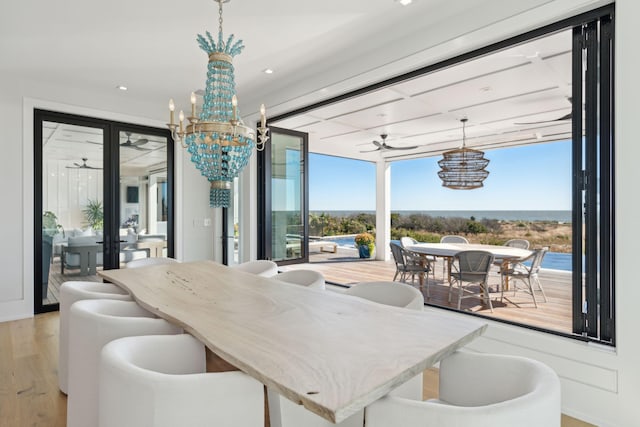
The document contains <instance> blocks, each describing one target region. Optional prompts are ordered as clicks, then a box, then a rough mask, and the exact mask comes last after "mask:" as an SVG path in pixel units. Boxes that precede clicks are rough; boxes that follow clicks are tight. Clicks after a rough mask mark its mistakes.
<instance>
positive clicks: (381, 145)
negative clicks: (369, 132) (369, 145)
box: [371, 140, 384, 149]
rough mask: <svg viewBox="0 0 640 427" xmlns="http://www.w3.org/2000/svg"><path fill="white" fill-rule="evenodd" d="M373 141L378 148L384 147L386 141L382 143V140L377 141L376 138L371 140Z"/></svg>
mask: <svg viewBox="0 0 640 427" xmlns="http://www.w3.org/2000/svg"><path fill="white" fill-rule="evenodd" d="M371 142H373V145H375V146H376V147H378V149H380V148H384V142H382V143H380V142H378V141H375V140H374V141H371Z"/></svg>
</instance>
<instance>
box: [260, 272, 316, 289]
mask: <svg viewBox="0 0 640 427" xmlns="http://www.w3.org/2000/svg"><path fill="white" fill-rule="evenodd" d="M272 278H273V279H276V280H280V281H282V282H288V283H295V284H296V285H301V286H306V287H309V288H313V289H325V283H324V276H323V275H322V273H320V272H318V271H314V270H289V271H285V272H282V273H279V274H276V275H275V276H273V277H272Z"/></svg>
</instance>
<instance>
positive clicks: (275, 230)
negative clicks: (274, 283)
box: [267, 128, 309, 264]
mask: <svg viewBox="0 0 640 427" xmlns="http://www.w3.org/2000/svg"><path fill="white" fill-rule="evenodd" d="M306 160H307V134H305V133H300V132H293V131H289V130H285V129H276V128H272V129H271V141H270V157H269V161H270V171H271V174H270V175H271V176H270V180H269V179H268V180H267V184H268V185H270V194H271V200H270V207H271V209H270V211H267V215H269V216H270V222H271V227H270V229H271V239H270V245H271V248H270V252H271V255H270V258H271V259H272V260H274V261H277V262H279V263H281V264H282V263H290V262H306V260H307V259H308V250H307V243H308V240H309V239H308V236H307V230H308V226H307V221H306V218H307V213H308V202H307V187H308V186H307V174H306V173H305V165H306V164H307V162H306Z"/></svg>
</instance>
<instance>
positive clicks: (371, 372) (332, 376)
mask: <svg viewBox="0 0 640 427" xmlns="http://www.w3.org/2000/svg"><path fill="white" fill-rule="evenodd" d="M99 274H100V275H101V276H102V277H103V278H104V279H105V280H107V281H109V282H112V283H114V284H117V285H118V286H121V287H122V288H123V289H125V290H127V291H129V292H130V293H131V295H132V297H133V298H134V300H135V301H137V302H138V304H140V305H141V306H142V307H144V308H146V309H147V310H149V311H151V312H153V313H155V314H156V315H158V316H159V317H162V318H164V319H166V320H168V321H170V322H173V323H175V324H177V325H180V326H181V327H182V328H184V330H185V331H186V332H188V333H190V334H192V335H193V336H195V337H196V338H198V339H199V340H200V341H201V342H203V343H204V344H205V345H206V346H207V347H208V349H209V350H211V351H212V352H213V353H215V354H216V355H217V356H219V357H220V358H222V359H223V360H225V361H226V362H228V363H230V364H231V365H233V366H235V367H237V368H238V369H240V370H242V371H244V372H245V373H247V374H248V375H250V376H252V377H253V378H255V379H257V380H258V381H260V382H261V383H263V384H265V385H266V386H267V387H269V388H271V389H273V390H275V391H277V392H278V393H280V394H281V395H283V396H285V397H286V398H288V399H290V400H292V401H294V402H296V403H298V404H301V405H304V407H305V408H306V409H308V410H310V411H312V412H314V413H316V414H318V415H320V416H322V417H324V418H325V419H327V420H329V421H331V422H334V423H337V422H340V421H342V420H344V419H345V418H347V417H349V416H350V415H352V414H354V413H355V412H357V411H359V410H360V409H362V408H364V407H365V406H366V405H368V404H370V403H372V402H374V401H375V400H377V399H379V398H380V397H382V396H384V395H385V394H387V393H388V392H389V391H391V390H393V389H394V388H395V387H397V386H399V385H400V384H402V383H404V382H405V381H407V380H409V379H411V378H412V377H414V376H415V375H417V374H419V373H421V372H422V371H423V370H424V369H426V368H428V367H430V366H432V365H434V364H435V363H437V362H438V361H440V360H442V359H443V358H445V357H446V356H447V355H449V354H451V353H452V352H454V351H456V350H457V349H459V348H461V347H463V346H464V345H465V344H467V343H469V342H470V341H472V340H473V339H475V338H476V337H478V336H479V335H481V334H482V333H483V331H484V330H485V328H486V327H487V324H486V322H484V321H482V320H480V319H474V318H468V317H465V316H454V315H452V314H451V313H446V312H441V311H439V310H437V309H428V310H425V311H415V310H406V309H402V308H397V307H392V306H386V305H382V304H377V303H374V302H370V301H367V300H364V299H361V298H358V297H354V296H349V295H344V294H342V293H340V292H336V291H330V290H317V289H309V288H306V287H303V286H298V285H295V284H291V283H286V282H281V281H279V280H277V277H276V278H264V277H260V276H256V275H252V274H250V273H246V272H242V271H238V270H236V269H231V268H229V267H227V266H224V265H221V264H218V263H215V262H213V261H197V262H187V263H175V264H168V265H155V266H149V267H143V268H136V269H121V270H105V271H102V272H100V273H99Z"/></svg>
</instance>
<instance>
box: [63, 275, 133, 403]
mask: <svg viewBox="0 0 640 427" xmlns="http://www.w3.org/2000/svg"><path fill="white" fill-rule="evenodd" d="M85 299H115V300H124V301H131V296H130V295H129V293H127V292H126V291H125V290H123V289H122V288H120V287H119V286H116V285H114V284H112V283H100V282H83V281H77V282H64V283H63V284H62V285H61V286H60V328H59V332H58V386H59V388H60V391H61V392H63V393H64V394H67V388H68V381H69V378H68V376H69V374H68V366H69V365H68V363H69V309H70V308H71V305H72V304H73V303H74V302H76V301H80V300H85Z"/></svg>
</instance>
